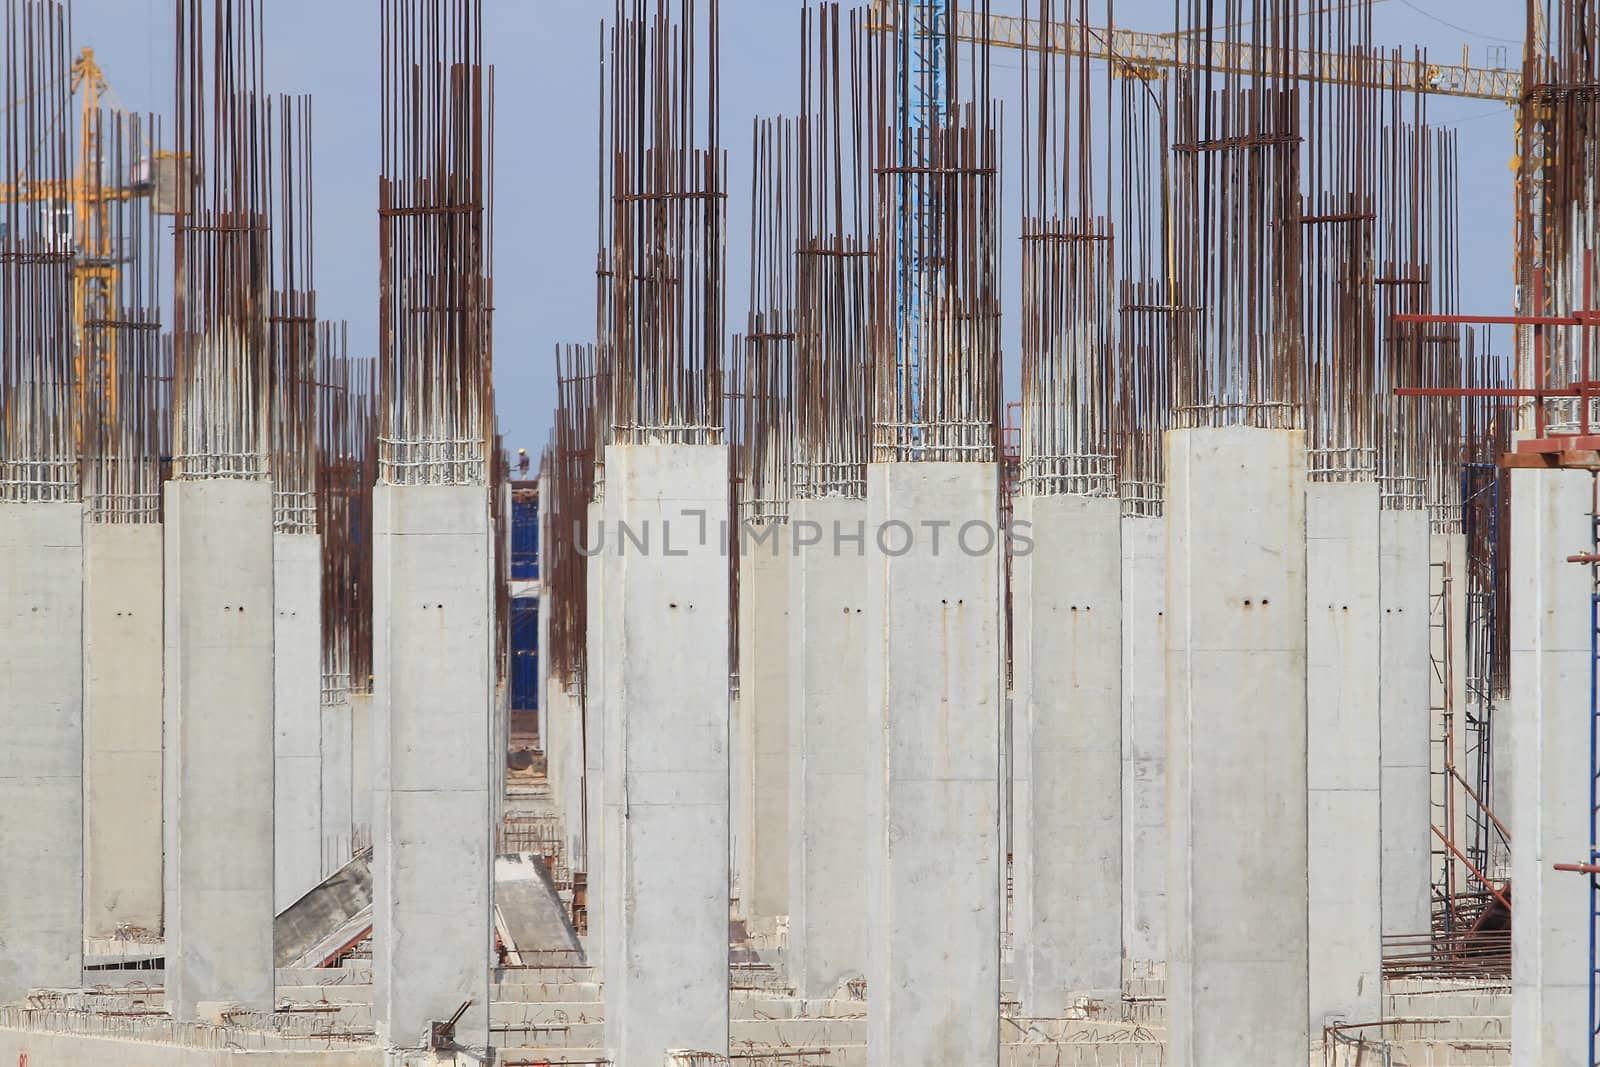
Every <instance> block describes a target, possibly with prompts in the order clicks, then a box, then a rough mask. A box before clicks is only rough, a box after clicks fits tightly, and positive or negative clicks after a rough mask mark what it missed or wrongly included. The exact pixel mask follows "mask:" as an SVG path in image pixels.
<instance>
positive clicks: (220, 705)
mask: <svg viewBox="0 0 1600 1067" xmlns="http://www.w3.org/2000/svg"><path fill="white" fill-rule="evenodd" d="M165 493H166V509H165V517H166V619H167V624H166V642H165V643H166V694H165V704H166V706H165V708H164V715H165V717H166V719H167V721H168V723H169V724H170V729H169V730H168V731H167V736H166V747H165V749H164V751H163V758H164V759H165V761H166V765H167V766H169V767H170V768H172V775H171V777H170V778H169V781H171V782H172V784H173V788H174V792H175V795H174V797H173V815H174V818H175V831H174V834H173V848H174V855H173V861H172V868H171V877H172V878H173V882H172V897H171V900H172V906H173V910H172V912H171V913H170V914H169V915H168V924H167V1004H168V1005H169V1007H170V1010H171V1011H172V1013H173V1015H174V1016H176V1017H177V1018H179V1019H182V1020H186V1021H194V1020H197V1019H198V1018H199V1017H200V1010H199V1005H200V1004H201V1003H202V1002H212V1001H222V1002H229V1003H237V1004H241V1005H244V1006H247V1007H249V1008H254V1009H260V1010H266V1009H269V1008H271V1006H272V993H273V984H272V979H273V974H272V918H273V906H272V904H273V900H272V883H273V856H272V852H273V830H272V813H273V795H272V793H273V754H272V748H273V718H272V699H273V669H272V641H273V610H272V593H273V580H272V571H273V565H272V486H271V485H270V484H269V483H267V482H264V481H261V482H254V481H233V480H224V479H216V480H207V481H172V482H168V483H167V484H166V487H165ZM319 673H320V671H319Z"/></svg>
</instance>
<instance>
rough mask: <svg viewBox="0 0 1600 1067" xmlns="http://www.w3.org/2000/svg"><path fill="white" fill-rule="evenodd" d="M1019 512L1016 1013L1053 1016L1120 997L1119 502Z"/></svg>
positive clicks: (1073, 500) (1084, 501)
mask: <svg viewBox="0 0 1600 1067" xmlns="http://www.w3.org/2000/svg"><path fill="white" fill-rule="evenodd" d="M1015 509H1016V511H1015V515H1016V521H1017V524H1018V528H1019V529H1021V530H1025V531H1026V532H1027V534H1028V536H1029V537H1030V538H1031V540H1032V551H1031V552H1019V553H1018V554H1017V555H1016V557H1015V559H1014V561H1013V563H1012V575H1013V583H1014V584H1013V587H1012V590H1013V591H1012V640H1013V641H1014V642H1015V644H1014V645H1013V648H1012V687H1013V700H1014V702H1015V709H1016V711H1015V715H1016V723H1017V736H1016V757H1015V764H1014V766H1015V772H1014V773H1015V774H1016V776H1017V778H1018V781H1019V782H1020V783H1023V784H1024V785H1025V788H1023V789H1019V790H1018V792H1017V800H1016V803H1017V809H1016V823H1015V830H1014V833H1015V835H1016V842H1017V845H1016V854H1015V858H1014V860H1013V872H1014V873H1013V885H1014V889H1013V892H1014V903H1013V908H1014V911H1013V929H1014V931H1015V933H1014V938H1015V946H1016V948H1015V951H1016V957H1017V977H1018V993H1019V995H1020V997H1021V1000H1022V1011H1023V1012H1024V1013H1025V1014H1028V1015H1039V1016H1054V1015H1059V1014H1062V1013H1063V1012H1064V1011H1065V1010H1066V1009H1067V1007H1068V1006H1069V1005H1073V1004H1076V1003H1078V1002H1080V1001H1083V1000H1087V1001H1092V1002H1096V1003H1099V1004H1104V1005H1111V1004H1115V1003H1116V1002H1117V1001H1118V1000H1120V998H1121V994H1122V901H1123V896H1122V870H1123V868H1122V840H1123V838H1122V711H1123V709H1122V568H1121V565H1120V560H1121V558H1122V538H1121V524H1122V504H1121V501H1119V500H1118V499H1117V498H1115V497H1082V496H1043V497H1031V496H1024V497H1019V498H1018V499H1017V501H1016V504H1015ZM1023 524H1027V525H1026V526H1024V525H1023Z"/></svg>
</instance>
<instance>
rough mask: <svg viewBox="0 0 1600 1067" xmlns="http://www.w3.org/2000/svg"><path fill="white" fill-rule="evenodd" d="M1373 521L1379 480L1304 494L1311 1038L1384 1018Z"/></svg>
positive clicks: (1321, 486) (1324, 485)
mask: <svg viewBox="0 0 1600 1067" xmlns="http://www.w3.org/2000/svg"><path fill="white" fill-rule="evenodd" d="M1378 516H1379V493H1378V485H1377V483H1376V482H1373V481H1365V482H1313V483H1311V484H1310V485H1308V486H1307V488H1306V657H1307V669H1306V739H1307V749H1308V751H1309V753H1310V754H1311V755H1310V759H1309V766H1308V786H1309V790H1310V792H1309V795H1308V800H1307V812H1306V818H1307V832H1308V836H1309V840H1310V848H1309V862H1310V866H1309V867H1308V868H1307V869H1306V878H1307V881H1308V883H1309V886H1310V893H1311V898H1310V908H1311V911H1310V945H1311V949H1310V951H1311V959H1312V960H1314V961H1315V965H1314V966H1313V967H1312V968H1311V986H1310V1003H1311V1013H1310V1017H1309V1023H1310V1029H1311V1033H1312V1034H1313V1035H1316V1034H1320V1033H1321V1032H1322V1028H1323V1026H1325V1025H1327V1024H1328V1023H1332V1022H1351V1023H1363V1022H1374V1021H1376V1020H1378V1019H1380V1018H1382V1017H1383V1016H1382V1012H1383V996H1382V994H1383V936H1382V924H1383V900H1382V892H1381V889H1380V877H1381V873H1380V868H1381V866H1382V864H1381V841H1380V829H1379V826H1380V818H1379V795H1378V778H1379V768H1378V758H1379V737H1378V702H1379V685H1378V660H1379V654H1380V652H1379V638H1378V634H1379V630H1380V628H1381V619H1382V615H1383V612H1382V608H1381V607H1380V603H1379V602H1380V595H1379V582H1378V571H1379V565H1378V560H1379V533H1378V525H1379V523H1378Z"/></svg>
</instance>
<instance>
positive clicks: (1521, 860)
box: [1510, 471, 1594, 1067]
mask: <svg viewBox="0 0 1600 1067" xmlns="http://www.w3.org/2000/svg"><path fill="white" fill-rule="evenodd" d="M1512 479H1513V481H1512V490H1513V491H1512V494H1511V543H1512V545H1513V546H1515V551H1513V552H1512V554H1511V588H1512V589H1513V590H1514V595H1513V596H1512V599H1511V691H1512V693H1513V694H1514V696H1515V698H1516V702H1517V715H1518V727H1519V728H1518V729H1517V731H1516V732H1515V734H1514V736H1513V740H1512V754H1511V755H1512V789H1513V790H1514V801H1513V804H1512V813H1513V814H1512V817H1513V822H1512V823H1511V827H1510V829H1511V839H1512V841H1513V842H1515V846H1514V848H1513V849H1512V852H1511V865H1512V874H1513V878H1512V882H1513V884H1514V885H1515V886H1516V896H1515V907H1516V922H1515V923H1513V924H1512V929H1511V982H1512V1007H1511V1050H1512V1062H1513V1063H1514V1064H1516V1067H1534V1065H1535V1064H1537V1065H1539V1067H1587V1064H1588V1063H1589V1049H1588V1042H1587V1040H1586V1039H1585V1030H1586V1026H1585V1024H1584V1022H1583V1020H1584V1019H1585V1018H1586V1017H1587V1016H1588V1013H1589V988H1588V936H1587V934H1588V922H1589V899H1588V896H1589V893H1588V880H1587V879H1586V878H1585V877H1584V876H1583V875H1580V874H1568V873H1564V872H1561V871H1557V870H1555V869H1554V866H1553V865H1554V864H1557V863H1586V862H1588V861H1589V812H1588V807H1589V795H1588V789H1587V787H1588V783H1589V746H1588V744H1587V743H1586V741H1585V739H1586V738H1587V737H1588V736H1589V731H1590V720H1589V716H1590V692H1589V675H1590V661H1589V657H1590V647H1589V643H1590V634H1591V632H1592V630H1593V620H1592V617H1591V591H1592V590H1591V586H1590V584H1589V575H1588V573H1587V568H1583V567H1580V566H1578V565H1576V564H1572V563H1568V562H1566V558H1567V556H1569V555H1572V554H1573V553H1577V552H1590V551H1593V549H1594V527H1593V519H1592V515H1593V512H1594V496H1593V479H1592V478H1591V477H1590V476H1589V475H1587V474H1584V473H1582V472H1579V471H1517V472H1515V473H1514V474H1513V475H1512Z"/></svg>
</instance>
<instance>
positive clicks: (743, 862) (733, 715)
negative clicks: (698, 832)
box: [728, 508, 756, 918]
mask: <svg viewBox="0 0 1600 1067" xmlns="http://www.w3.org/2000/svg"><path fill="white" fill-rule="evenodd" d="M735 510H736V511H737V508H736V509H735ZM737 566H738V568H739V571H738V582H739V598H738V602H737V605H736V607H735V613H736V614H735V617H734V620H733V626H734V641H736V642H737V648H738V651H739V657H738V659H737V660H736V661H735V664H736V666H737V668H738V671H737V673H738V679H739V688H738V691H736V692H734V693H733V694H732V698H731V703H730V704H729V707H728V714H729V728H728V744H729V751H730V752H732V753H733V759H732V762H731V763H730V765H729V817H730V823H729V825H730V830H729V843H728V850H729V861H730V863H731V864H732V892H733V901H734V903H733V907H734V911H735V912H736V913H737V914H738V915H739V916H740V917H741V918H751V917H753V916H754V915H755V912H754V910H753V909H752V907H751V904H750V898H751V895H752V893H753V892H754V886H755V866H756V847H755V845H756V776H755V769H756V725H755V721H754V719H755V701H754V700H749V699H746V697H745V694H744V686H745V669H744V668H745V665H744V651H745V650H746V649H747V648H749V647H750V645H751V644H752V643H753V642H752V639H751V636H750V635H751V633H752V632H753V631H754V630H755V614H756V612H755V598H754V597H752V596H750V595H749V593H748V590H749V587H750V585H751V584H752V582H751V576H750V563H749V561H748V560H745V559H740V560H739V561H738V564H737Z"/></svg>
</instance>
